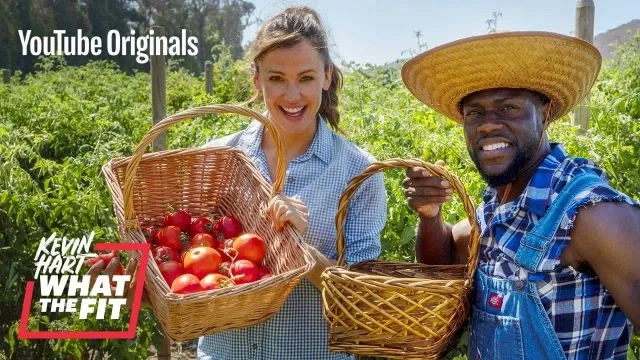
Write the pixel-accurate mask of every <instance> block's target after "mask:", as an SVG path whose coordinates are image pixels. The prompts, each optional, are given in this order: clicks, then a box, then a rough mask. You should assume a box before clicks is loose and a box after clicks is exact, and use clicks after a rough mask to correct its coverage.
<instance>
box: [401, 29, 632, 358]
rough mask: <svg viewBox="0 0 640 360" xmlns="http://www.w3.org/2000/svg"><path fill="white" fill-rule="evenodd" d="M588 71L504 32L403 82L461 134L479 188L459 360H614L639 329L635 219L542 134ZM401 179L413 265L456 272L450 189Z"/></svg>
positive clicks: (574, 54) (427, 56)
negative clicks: (445, 208)
mask: <svg viewBox="0 0 640 360" xmlns="http://www.w3.org/2000/svg"><path fill="white" fill-rule="evenodd" d="M600 63H601V57H600V54H599V53H598V50H596V49H595V48H594V47H593V46H591V45H590V44H588V43H586V42H583V41H581V40H578V39H576V38H573V37H568V36H563V35H559V34H552V33H541V32H512V33H499V34H490V35H485V36H479V37H473V38H468V39H463V40H460V41H456V42H453V43H450V44H446V45H443V46H440V47H437V48H434V49H432V50H429V51H427V52H425V53H423V54H420V55H418V56H416V57H415V58H413V59H411V60H409V61H408V62H407V63H406V64H405V65H404V67H403V69H402V77H403V80H404V82H405V84H406V86H407V87H408V89H409V90H410V91H411V92H412V93H413V94H414V95H415V96H416V97H417V98H418V99H420V100H421V101H423V102H424V103H425V104H427V105H428V106H430V107H431V108H433V109H434V110H436V111H438V112H440V113H442V114H444V115H446V116H447V117H449V118H451V119H453V120H455V121H457V122H459V123H461V124H462V125H463V127H464V136H465V142H466V144H467V149H468V152H469V155H470V156H471V158H472V159H473V161H474V163H475V165H476V167H477V169H478V171H479V172H480V173H481V175H482V176H483V178H484V179H485V180H486V181H487V183H488V187H487V188H486V190H485V193H484V196H483V203H482V204H481V205H480V206H479V207H478V209H477V213H476V221H477V225H478V226H479V229H480V233H481V235H480V239H479V241H480V249H479V259H478V268H477V271H476V278H475V286H476V290H475V294H476V296H475V297H474V299H473V304H474V309H473V314H472V318H471V325H470V326H471V327H470V339H469V359H565V358H568V359H626V352H627V348H628V344H629V340H630V337H631V335H632V329H633V325H635V326H636V327H638V326H640V207H639V206H638V204H637V203H635V202H634V201H633V200H631V199H630V198H629V197H628V196H626V195H624V194H622V193H620V192H618V191H617V190H615V189H613V188H611V187H610V186H609V185H608V183H607V181H606V177H605V175H604V174H603V171H602V170H601V169H600V168H598V167H597V166H596V165H595V164H593V163H592V162H590V161H588V160H585V159H579V158H572V157H570V156H568V155H567V154H566V153H565V152H564V150H563V148H562V146H561V145H559V144H554V143H550V142H549V140H548V138H547V134H546V131H545V130H546V127H547V126H548V125H549V123H550V122H551V121H552V120H554V119H557V118H560V117H562V116H563V115H565V114H566V113H567V112H569V111H570V110H571V108H573V107H574V106H575V105H576V104H577V103H578V102H579V101H580V100H581V99H582V98H583V97H584V96H585V95H586V94H587V92H588V91H589V89H590V88H591V86H592V85H593V83H594V82H595V79H596V77H597V75H598V72H599V70H600ZM406 174H407V178H406V179H405V181H404V183H403V184H404V187H405V195H406V196H407V199H408V203H409V205H410V206H411V207H412V208H413V209H415V210H416V211H417V212H418V213H419V215H420V221H419V225H418V231H417V240H416V254H417V259H418V261H421V262H424V263H430V264H445V263H452V262H453V263H466V260H467V256H468V245H469V241H470V229H471V226H470V223H469V221H467V220H466V221H463V222H460V223H458V224H455V225H450V224H447V223H445V222H444V220H443V219H442V217H441V215H440V208H441V205H442V204H443V203H444V202H446V201H448V200H449V199H450V198H451V189H450V187H449V186H448V184H446V182H443V180H442V179H441V178H439V177H436V176H430V174H429V173H428V171H427V170H425V169H418V168H414V169H408V170H407V173H406Z"/></svg>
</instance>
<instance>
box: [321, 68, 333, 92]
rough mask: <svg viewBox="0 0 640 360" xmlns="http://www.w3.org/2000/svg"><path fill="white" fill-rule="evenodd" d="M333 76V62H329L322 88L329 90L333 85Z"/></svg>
mask: <svg viewBox="0 0 640 360" xmlns="http://www.w3.org/2000/svg"><path fill="white" fill-rule="evenodd" d="M332 76H333V64H329V66H327V70H325V72H324V84H322V89H323V90H325V91H326V90H329V87H330V86H331V79H332Z"/></svg>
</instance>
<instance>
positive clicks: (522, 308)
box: [468, 173, 603, 360]
mask: <svg viewBox="0 0 640 360" xmlns="http://www.w3.org/2000/svg"><path fill="white" fill-rule="evenodd" d="M602 182H603V180H602V179H601V178H600V177H598V176H596V175H594V174H591V173H583V174H580V175H577V176H576V177H575V178H574V179H573V180H572V181H571V182H570V183H569V184H568V185H567V186H566V187H565V188H564V189H563V190H562V191H561V192H560V194H559V195H558V197H557V198H556V200H555V201H554V202H553V203H552V204H551V206H550V207H549V210H548V211H547V213H546V214H545V215H544V216H543V217H542V219H541V220H540V222H539V223H538V224H537V225H536V226H535V227H534V228H533V229H532V230H531V231H530V232H529V233H527V235H526V236H525V237H524V238H523V239H522V241H521V243H520V246H519V248H518V251H517V252H516V255H515V259H514V260H515V263H516V264H518V265H519V266H520V267H523V268H525V269H527V270H528V271H529V276H528V280H524V281H522V280H508V279H498V278H492V277H490V276H488V275H487V274H486V273H484V272H483V271H481V270H480V269H478V271H476V277H475V280H476V298H475V304H474V307H473V315H472V317H471V332H470V335H469V350H468V359H469V360H474V359H487V360H499V359H505V360H517V359H527V360H534V359H535V360H543V359H566V356H565V353H564V350H563V349H562V345H561V344H560V340H559V339H558V336H557V335H556V333H555V330H554V328H553V325H552V324H551V320H550V319H549V316H548V315H547V312H546V311H545V308H544V307H543V305H542V303H541V301H540V295H539V294H538V289H537V287H536V283H535V281H536V280H540V279H541V276H540V275H541V274H540V272H539V266H540V264H541V262H542V260H543V258H544V256H545V254H546V250H547V248H548V247H549V245H550V244H551V242H552V241H553V238H554V235H555V233H556V231H557V229H558V227H559V226H560V222H561V221H562V218H563V215H564V214H565V213H566V211H567V209H570V208H571V207H572V206H573V207H575V206H577V204H576V203H575V195H576V194H578V193H580V192H582V191H585V190H590V189H593V188H594V187H595V186H596V185H598V184H601V183H602Z"/></svg>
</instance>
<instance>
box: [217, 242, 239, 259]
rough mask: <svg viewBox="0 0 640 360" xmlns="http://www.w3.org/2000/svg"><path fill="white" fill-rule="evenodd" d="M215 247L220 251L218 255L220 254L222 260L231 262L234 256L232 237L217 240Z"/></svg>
mask: <svg viewBox="0 0 640 360" xmlns="http://www.w3.org/2000/svg"><path fill="white" fill-rule="evenodd" d="M216 249H217V250H218V252H219V253H220V256H222V261H223V262H224V261H228V262H232V261H233V257H234V256H236V251H235V250H234V249H233V239H227V240H224V241H219V242H218V247H217V248H216ZM229 249H231V250H229Z"/></svg>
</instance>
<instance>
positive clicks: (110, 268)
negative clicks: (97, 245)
mask: <svg viewBox="0 0 640 360" xmlns="http://www.w3.org/2000/svg"><path fill="white" fill-rule="evenodd" d="M119 266H120V260H119V259H118V258H117V257H114V258H113V259H111V261H109V263H108V264H107V267H106V268H105V269H104V272H103V273H104V274H106V275H109V277H111V276H113V275H114V274H115V273H116V270H118V267H119Z"/></svg>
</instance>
